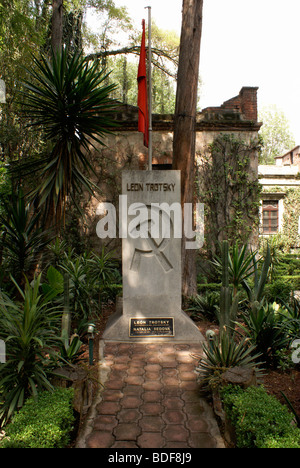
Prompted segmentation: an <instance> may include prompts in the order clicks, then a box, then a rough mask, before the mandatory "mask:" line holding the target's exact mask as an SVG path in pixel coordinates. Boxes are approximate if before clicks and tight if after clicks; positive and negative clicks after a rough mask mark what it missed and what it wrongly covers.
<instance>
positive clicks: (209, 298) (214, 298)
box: [187, 291, 220, 322]
mask: <svg viewBox="0 0 300 468" xmlns="http://www.w3.org/2000/svg"><path fill="white" fill-rule="evenodd" d="M219 308H220V292H217V291H207V292H206V293H205V294H201V295H200V294H199V295H197V296H193V297H191V298H189V305H188V309H187V311H188V312H190V313H191V317H192V318H194V319H196V318H206V319H207V320H211V321H212V322H213V321H217V314H218V310H219Z"/></svg>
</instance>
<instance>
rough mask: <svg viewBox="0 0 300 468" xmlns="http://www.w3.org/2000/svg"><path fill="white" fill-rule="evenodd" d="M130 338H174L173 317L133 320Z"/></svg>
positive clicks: (131, 321)
mask: <svg viewBox="0 0 300 468" xmlns="http://www.w3.org/2000/svg"><path fill="white" fill-rule="evenodd" d="M129 336H130V337H135V338H137V337H147V336H149V337H155V336H156V337H160V336H174V319H173V317H166V318H161V317H159V318H158V317H152V318H144V317H142V318H137V317H135V318H131V319H130V325H129Z"/></svg>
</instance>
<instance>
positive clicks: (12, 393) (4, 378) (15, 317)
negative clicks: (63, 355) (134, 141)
mask: <svg viewBox="0 0 300 468" xmlns="http://www.w3.org/2000/svg"><path fill="white" fill-rule="evenodd" d="M40 285H41V275H40V276H39V277H38V278H36V279H35V281H34V282H33V285H30V284H29V282H28V280H27V279H26V285H25V290H24V291H23V290H21V289H20V288H19V287H18V285H17V284H16V287H17V288H18V289H19V293H20V296H21V301H19V302H16V301H13V300H12V299H10V298H9V297H8V296H6V295H4V294H1V293H0V338H1V339H3V340H4V341H5V343H6V352H7V355H6V359H7V360H6V363H5V364H1V375H0V395H2V396H1V398H3V399H4V401H2V402H1V401H0V424H1V421H2V422H5V421H6V420H8V419H9V418H10V416H11V415H12V414H13V413H14V411H15V410H17V409H18V408H20V407H22V406H23V404H24V402H25V400H26V399H27V398H28V397H29V396H31V395H34V396H36V395H37V394H38V392H39V391H41V390H43V389H47V390H52V385H51V384H50V381H49V375H50V373H51V371H52V364H51V360H50V359H49V357H50V356H51V355H55V353H54V348H55V346H57V344H58V343H59V339H58V336H59V326H60V320H59V318H60V316H61V314H60V311H59V310H58V309H57V308H51V306H50V305H49V303H48V302H47V301H46V300H45V298H44V296H43V295H42V294H41V292H40ZM53 362H54V361H53Z"/></svg>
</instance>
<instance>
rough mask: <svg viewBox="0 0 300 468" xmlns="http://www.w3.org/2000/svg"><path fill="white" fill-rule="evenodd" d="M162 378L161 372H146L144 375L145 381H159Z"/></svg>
mask: <svg viewBox="0 0 300 468" xmlns="http://www.w3.org/2000/svg"><path fill="white" fill-rule="evenodd" d="M160 377H161V375H160V372H146V373H145V375H144V379H145V380H159V379H160Z"/></svg>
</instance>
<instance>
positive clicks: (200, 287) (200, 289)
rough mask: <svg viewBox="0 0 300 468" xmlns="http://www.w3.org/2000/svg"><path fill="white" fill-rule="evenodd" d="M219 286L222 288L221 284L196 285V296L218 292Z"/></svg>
mask: <svg viewBox="0 0 300 468" xmlns="http://www.w3.org/2000/svg"><path fill="white" fill-rule="evenodd" d="M221 286H222V284H221V283H198V284H197V290H198V294H204V293H205V292H207V291H217V292H220V288H221Z"/></svg>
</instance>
